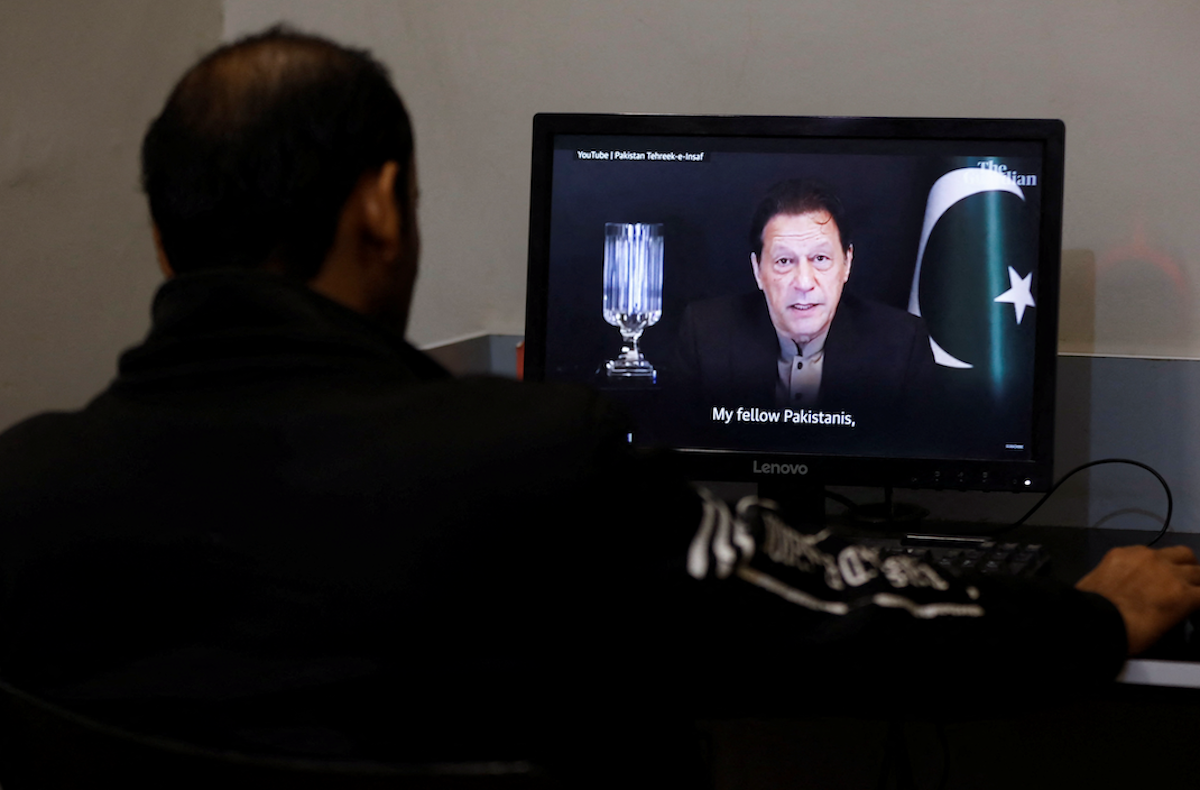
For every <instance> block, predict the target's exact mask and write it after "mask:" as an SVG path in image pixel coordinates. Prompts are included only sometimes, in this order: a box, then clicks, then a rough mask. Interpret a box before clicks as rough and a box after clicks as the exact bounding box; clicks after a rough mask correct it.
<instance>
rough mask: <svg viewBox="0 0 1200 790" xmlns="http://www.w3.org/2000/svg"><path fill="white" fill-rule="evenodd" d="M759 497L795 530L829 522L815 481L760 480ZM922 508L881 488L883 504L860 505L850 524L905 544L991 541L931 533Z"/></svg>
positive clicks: (822, 491)
mask: <svg viewBox="0 0 1200 790" xmlns="http://www.w3.org/2000/svg"><path fill="white" fill-rule="evenodd" d="M758 496H759V498H761V499H770V500H772V501H773V502H775V503H776V504H777V505H779V512H780V515H782V516H783V519H784V521H786V522H787V523H789V524H791V525H792V526H794V527H796V528H798V529H801V530H803V529H806V528H807V529H820V528H822V527H824V526H825V525H826V523H827V521H828V519H827V516H826V513H825V499H826V493H825V486H824V484H822V483H821V482H819V481H817V480H811V479H809V480H804V481H797V480H763V481H760V482H759V484H758ZM927 515H929V511H928V510H926V509H925V508H922V507H919V506H916V505H911V504H908V503H904V502H894V501H893V500H892V487H891V486H885V487H884V501H883V502H873V503H868V504H866V505H859V506H857V507H856V508H855V513H854V514H853V515H852V517H851V519H850V521H851V522H852V523H853V524H855V525H857V526H858V527H859V528H860V529H861V528H865V529H866V530H868V531H870V532H875V531H877V532H879V533H882V534H885V535H887V536H889V537H894V538H899V539H900V540H901V542H902V543H905V544H908V545H926V546H954V547H971V546H975V545H979V544H982V543H984V542H987V541H988V540H991V538H990V537H989V536H982V535H951V534H932V533H930V532H929V531H928V530H927V528H926V527H924V526H923V524H922V520H923V519H924V517H925V516H927Z"/></svg>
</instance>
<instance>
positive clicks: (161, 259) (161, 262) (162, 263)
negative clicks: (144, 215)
mask: <svg viewBox="0 0 1200 790" xmlns="http://www.w3.org/2000/svg"><path fill="white" fill-rule="evenodd" d="M151 227H152V228H153V230H154V254H155V256H157V258H158V270H159V271H161V272H162V273H163V277H166V278H167V279H168V280H169V279H171V278H172V277H174V276H175V270H174V269H172V268H171V262H170V261H168V260H167V251H166V250H164V249H163V243H162V233H160V232H159V230H158V226H157V225H154V224H153V223H152V224H151Z"/></svg>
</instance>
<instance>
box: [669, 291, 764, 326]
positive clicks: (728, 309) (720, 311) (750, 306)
mask: <svg viewBox="0 0 1200 790" xmlns="http://www.w3.org/2000/svg"><path fill="white" fill-rule="evenodd" d="M765 309H766V303H765V302H764V301H763V297H762V294H761V293H759V292H758V291H749V292H746V293H739V294H728V295H725V296H714V297H710V298H707V299H697V300H696V301H693V302H689V303H688V305H687V307H686V308H685V314H687V315H691V316H692V317H693V318H694V319H699V320H704V321H709V320H719V321H727V320H736V319H739V318H753V317H757V316H758V314H759V313H763V312H765Z"/></svg>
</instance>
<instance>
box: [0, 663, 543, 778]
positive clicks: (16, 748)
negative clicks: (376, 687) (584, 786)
mask: <svg viewBox="0 0 1200 790" xmlns="http://www.w3.org/2000/svg"><path fill="white" fill-rule="evenodd" d="M0 725H2V729H0V737H2V741H0V785H2V786H3V790H60V789H61V790H66V789H67V788H91V787H99V786H103V785H105V784H112V785H113V786H116V787H120V788H122V790H140V788H147V790H149V788H154V789H155V790H160V789H161V788H172V789H173V790H176V789H177V790H190V789H191V788H197V789H199V788H224V787H253V788H255V789H256V790H274V789H275V788H278V789H279V790H283V789H284V788H287V790H330V789H332V788H338V789H339V790H341V789H343V788H344V789H345V790H376V788H378V789H379V790H383V788H388V789H389V790H427V789H428V790H493V788H494V789H495V790H501V789H505V790H507V789H508V788H512V790H535V789H536V790H542V788H555V787H559V785H558V784H557V783H555V782H553V781H552V779H551V778H550V777H549V776H547V774H546V772H545V771H544V770H542V769H541V768H540V767H539V766H537V765H533V764H531V763H527V762H462V763H459V762H456V763H430V764H416V765H390V764H378V763H347V762H323V761H316V760H303V759H290V758H271V757H252V756H248V755H243V754H238V753H234V752H222V751H218V750H212V749H206V748H201V747H197V746H193V745H190V744H186V743H181V742H177V741H172V740H168V739H165V738H156V737H150V736H145V735H138V734H135V733H131V732H128V731H126V730H122V729H120V728H118V727H113V726H110V725H107V724H104V723H102V722H98V721H95V720H92V719H89V718H87V717H86V716H81V715H79V714H77V713H73V712H71V711H69V710H67V709H65V708H62V707H60V706H58V705H55V704H53V703H50V702H47V701H46V700H43V699H40V698H38V697H36V696H34V695H32V694H29V693H27V692H25V691H22V690H20V689H17V688H15V687H13V686H12V685H10V684H8V683H6V682H3V681H0Z"/></svg>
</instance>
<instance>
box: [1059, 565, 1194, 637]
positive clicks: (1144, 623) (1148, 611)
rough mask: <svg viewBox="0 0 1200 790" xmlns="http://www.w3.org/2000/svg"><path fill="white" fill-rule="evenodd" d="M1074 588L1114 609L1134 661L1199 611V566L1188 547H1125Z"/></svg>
mask: <svg viewBox="0 0 1200 790" xmlns="http://www.w3.org/2000/svg"><path fill="white" fill-rule="evenodd" d="M1075 587H1076V588H1077V589H1080V590H1084V591H1085V592H1094V593H1099V594H1100V595H1103V596H1104V597H1105V598H1107V599H1108V600H1110V601H1112V602H1113V604H1114V605H1116V607H1117V610H1118V611H1120V613H1121V617H1123V618H1124V619H1125V631H1126V633H1127V634H1128V635H1129V655H1131V656H1135V655H1137V654H1138V653H1141V652H1142V651H1143V650H1145V649H1147V648H1148V647H1150V646H1151V645H1153V644H1154V643H1155V642H1156V641H1158V639H1159V637H1161V636H1162V635H1163V634H1164V633H1166V632H1167V630H1169V629H1170V628H1171V627H1172V626H1174V625H1175V624H1176V623H1178V622H1179V621H1181V620H1182V619H1183V618H1185V617H1187V616H1188V615H1189V614H1190V613H1191V612H1193V611H1195V610H1196V609H1200V564H1197V562H1196V555H1195V554H1194V553H1193V552H1192V550H1191V549H1189V548H1188V547H1187V546H1171V547H1169V548H1165V549H1150V548H1147V547H1145V546H1126V547H1124V548H1119V549H1113V550H1112V551H1110V552H1108V554H1106V555H1104V559H1103V560H1101V561H1100V564H1099V565H1097V566H1096V567H1095V568H1094V569H1093V570H1092V572H1091V573H1089V574H1088V575H1087V576H1084V577H1083V578H1082V579H1080V580H1079V583H1078V584H1076V585H1075Z"/></svg>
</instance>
